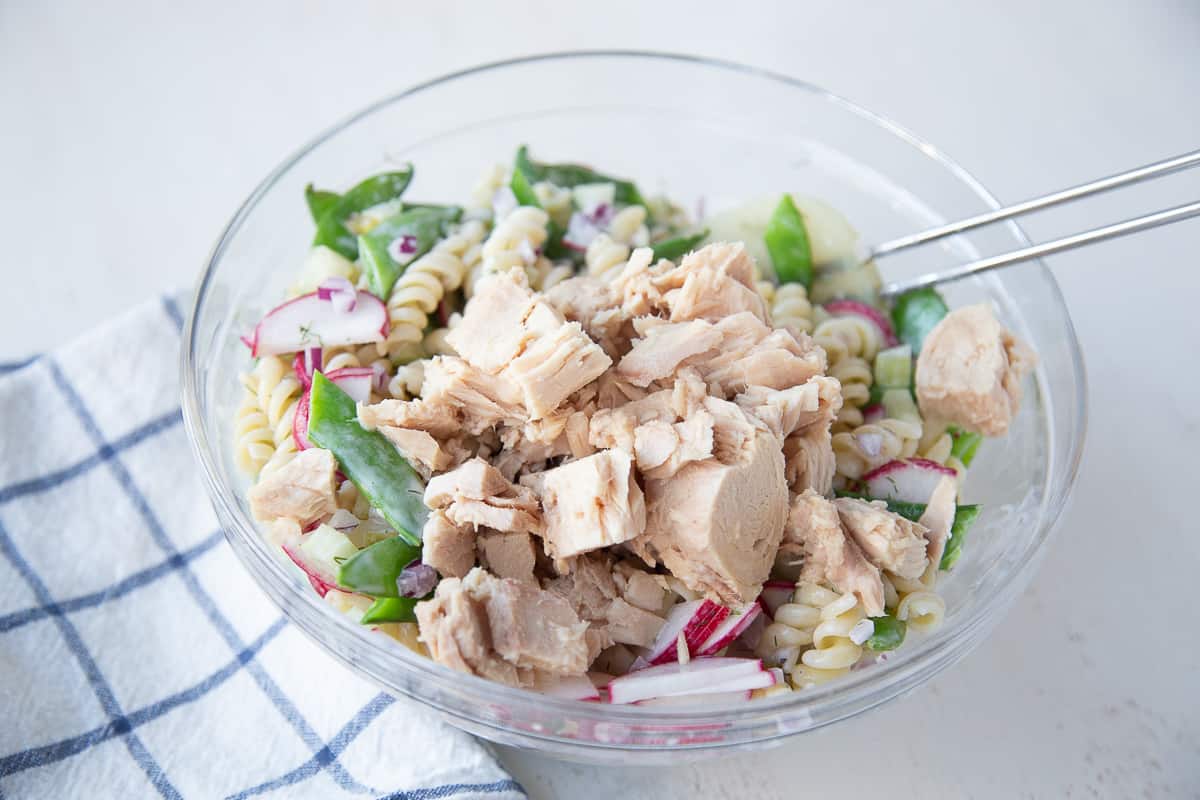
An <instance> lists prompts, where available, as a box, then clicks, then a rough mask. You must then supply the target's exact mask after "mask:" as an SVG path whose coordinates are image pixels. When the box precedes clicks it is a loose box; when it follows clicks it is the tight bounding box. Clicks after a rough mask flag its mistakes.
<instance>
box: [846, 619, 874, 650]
mask: <svg viewBox="0 0 1200 800" xmlns="http://www.w3.org/2000/svg"><path fill="white" fill-rule="evenodd" d="M874 635H875V623H874V622H872V621H871V620H870V619H860V620H859V621H858V622H856V623H854V627H853V628H851V629H850V641H852V642H854V643H855V644H862V643H863V642H865V641H866V640H867V639H870V638H871V637H872V636H874Z"/></svg>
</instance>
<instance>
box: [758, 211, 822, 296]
mask: <svg viewBox="0 0 1200 800" xmlns="http://www.w3.org/2000/svg"><path fill="white" fill-rule="evenodd" d="M763 239H764V240H765V241H766V244H767V252H769V253H770V254H771V264H772V265H773V266H774V267H775V277H777V278H778V279H779V282H780V283H800V284H803V285H804V288H806V289H808V288H811V287H812V280H813V260H812V245H811V244H810V243H809V241H808V229H807V228H805V227H804V217H802V216H800V209H798V208H796V203H795V202H794V201H793V200H792V196H791V195H790V194H785V195H784V196H783V197H782V198H780V200H779V205H777V206H775V212H774V213H773V214H771V219H770V221H769V222H767V227H766V230H765V231H764V232H763Z"/></svg>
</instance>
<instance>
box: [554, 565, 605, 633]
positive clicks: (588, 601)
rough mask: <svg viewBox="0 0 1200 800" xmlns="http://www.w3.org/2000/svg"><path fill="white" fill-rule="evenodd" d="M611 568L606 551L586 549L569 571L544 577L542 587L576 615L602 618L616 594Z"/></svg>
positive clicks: (595, 620)
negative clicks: (560, 598)
mask: <svg viewBox="0 0 1200 800" xmlns="http://www.w3.org/2000/svg"><path fill="white" fill-rule="evenodd" d="M612 569H613V564H612V559H611V558H610V557H609V556H608V555H607V554H606V553H588V554H586V555H582V556H579V557H578V558H576V559H575V560H574V561H573V562H572V564H571V570H570V571H569V572H566V573H565V574H563V575H560V576H558V577H557V578H552V579H549V580H546V581H545V582H544V583H543V588H544V589H545V590H546V591H548V592H553V593H554V594H556V595H558V596H559V597H562V598H563V599H565V600H566V601H567V602H569V603H570V604H571V607H572V608H574V609H575V613H576V614H578V615H579V617H580V619H585V620H588V621H589V622H597V621H603V620H604V619H605V617H606V615H607V614H608V607H609V605H610V604H611V603H612V601H613V600H614V599H615V598H616V597H617V595H618V591H617V585H616V583H615V582H614V580H613V573H612Z"/></svg>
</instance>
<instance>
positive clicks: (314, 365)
mask: <svg viewBox="0 0 1200 800" xmlns="http://www.w3.org/2000/svg"><path fill="white" fill-rule="evenodd" d="M324 365H325V360H324V355H323V353H322V351H321V348H319V347H310V348H309V349H308V350H305V351H304V370H305V372H307V373H308V382H309V383H312V376H313V373H314V372H320V371H321V368H322V367H323V366H324Z"/></svg>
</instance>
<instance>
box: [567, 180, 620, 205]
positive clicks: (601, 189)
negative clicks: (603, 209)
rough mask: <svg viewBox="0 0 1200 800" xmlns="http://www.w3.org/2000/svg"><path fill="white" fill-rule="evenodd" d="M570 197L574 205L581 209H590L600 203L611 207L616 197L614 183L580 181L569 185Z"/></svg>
mask: <svg viewBox="0 0 1200 800" xmlns="http://www.w3.org/2000/svg"><path fill="white" fill-rule="evenodd" d="M571 199H573V200H574V201H575V207H576V208H578V209H580V210H582V211H591V210H592V209H595V208H599V207H600V206H602V205H605V206H608V207H609V208H612V207H613V206H614V205H615V203H616V199H617V185H616V184H615V183H581V184H580V185H578V186H572V187H571Z"/></svg>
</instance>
